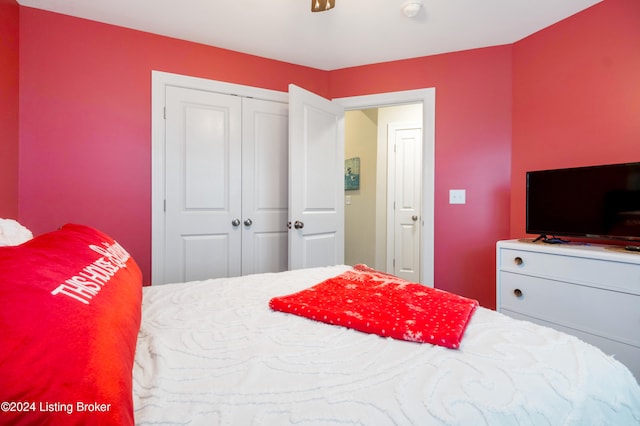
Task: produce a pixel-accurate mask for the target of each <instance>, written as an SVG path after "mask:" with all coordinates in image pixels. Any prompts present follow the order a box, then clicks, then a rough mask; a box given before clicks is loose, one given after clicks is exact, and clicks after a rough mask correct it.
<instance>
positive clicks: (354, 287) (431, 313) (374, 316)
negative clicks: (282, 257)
mask: <svg viewBox="0 0 640 426" xmlns="http://www.w3.org/2000/svg"><path fill="white" fill-rule="evenodd" d="M269 306H270V307H271V309H273V310H276V311H282V312H287V313H291V314H295V315H299V316H302V317H305V318H309V319H313V320H316V321H321V322H325V323H328V324H334V325H341V326H344V327H348V328H352V329H355V330H359V331H363V332H365V333H374V334H378V335H380V336H383V337H392V338H394V339H398V340H408V341H412V342H420V343H431V344H434V345H439V346H444V347H447V348H452V349H458V348H459V347H460V340H461V339H462V336H463V334H464V330H465V329H466V327H467V323H468V322H469V320H470V319H471V315H472V314H473V312H474V311H475V309H476V307H477V306H478V301H476V300H473V299H468V298H466V297H462V296H458V295H456V294H452V293H448V292H446V291H442V290H437V289H434V288H430V287H426V286H424V285H422V284H417V283H412V282H409V281H405V280H403V279H401V278H398V277H395V276H393V275H389V274H386V273H383V272H379V271H376V270H374V269H371V268H369V267H368V266H366V265H356V266H354V267H353V269H352V270H349V271H347V272H345V273H343V274H340V275H338V276H336V277H333V278H329V279H328V280H325V281H323V282H321V283H319V284H316V285H314V286H313V287H310V288H308V289H305V290H302V291H299V292H297V293H293V294H290V295H287V296H281V297H274V298H273V299H271V300H270V301H269Z"/></svg>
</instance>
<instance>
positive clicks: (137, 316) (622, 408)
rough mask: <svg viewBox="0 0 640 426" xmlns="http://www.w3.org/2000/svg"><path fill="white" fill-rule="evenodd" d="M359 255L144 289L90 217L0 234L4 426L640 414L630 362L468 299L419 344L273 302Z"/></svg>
mask: <svg viewBox="0 0 640 426" xmlns="http://www.w3.org/2000/svg"><path fill="white" fill-rule="evenodd" d="M52 253H53V255H52ZM61 253H63V254H64V255H61ZM70 253H73V256H70V255H69V254H70ZM24 257H27V258H28V259H29V260H28V261H27V260H24V259H23V258H24ZM20 262H23V263H22V264H21V263H20ZM16 265H19V266H16ZM36 265H38V266H36ZM43 265H46V267H44V268H43ZM356 269H357V268H354V267H351V266H346V265H340V266H331V267H322V268H311V269H305V270H295V271H287V272H282V273H273V274H257V275H250V276H246V277H236V278H223V279H212V280H206V281H197V282H189V283H175V284H167V285H162V286H152V287H144V288H142V287H141V275H140V273H139V269H138V268H137V265H136V264H135V261H134V260H133V259H132V258H131V257H130V256H129V255H128V253H127V252H126V250H125V249H124V248H123V247H121V246H120V245H119V244H118V243H117V242H115V241H114V240H112V239H111V238H110V237H109V236H107V235H105V234H103V233H100V232H99V231H97V230H94V229H92V228H87V227H82V226H77V225H65V227H62V228H61V229H60V230H57V231H54V232H52V233H50V234H45V235H43V236H39V237H36V238H34V239H33V240H31V241H29V242H27V243H24V244H22V245H20V246H18V247H15V248H13V249H10V248H4V247H3V248H1V249H0V299H2V302H3V303H4V304H3V307H4V309H3V310H2V311H1V312H0V327H2V329H3V331H4V333H3V334H2V335H0V374H1V376H0V377H2V380H3V386H0V399H1V400H2V401H9V402H11V405H4V404H3V409H2V411H1V412H0V423H2V422H3V421H4V420H7V421H8V422H10V423H12V424H20V423H21V422H22V423H23V424H30V423H31V424H32V423H41V424H46V423H47V422H48V423H51V424H87V423H94V424H95V423H96V422H99V423H102V424H133V423H135V424H139V425H153V424H172V425H173V424H190V425H288V424H296V425H329V424H331V425H333V424H354V425H410V424H421V425H467V424H472V425H511V424H513V425H516V424H517V425H545V424H548V425H558V424H563V425H584V424H620V425H631V424H640V387H639V386H638V383H637V382H636V380H635V379H634V377H633V376H632V374H631V373H630V371H629V370H628V369H627V368H625V367H624V366H623V365H622V364H621V363H619V362H618V361H616V360H615V359H614V358H613V357H610V356H607V355H605V354H604V353H603V352H601V351H600V350H599V349H597V348H595V347H593V346H591V345H589V344H587V343H585V342H583V341H581V340H579V339H577V338H575V337H572V336H569V335H567V334H564V333H561V332H558V331H555V330H553V329H550V328H545V327H542V326H539V325H535V324H533V323H530V322H525V321H519V320H515V319H512V318H509V317H507V316H504V315H502V314H500V313H497V312H495V311H492V310H489V309H485V308H482V307H479V306H475V305H473V306H472V308H471V309H468V305H465V306H467V308H465V310H464V312H465V314H464V315H463V316H465V315H466V323H465V325H464V327H463V328H462V330H460V333H459V334H458V335H457V336H454V337H459V339H458V340H456V339H455V338H454V339H453V340H452V341H447V342H444V340H443V343H442V344H440V343H439V342H436V343H438V344H431V343H420V342H419V340H420V339H418V338H416V337H417V336H416V334H417V333H409V334H408V335H407V333H404V334H403V335H400V337H398V336H395V337H390V336H383V335H379V334H375V333H369V332H363V331H359V330H357V329H355V328H357V327H355V328H352V327H350V326H345V325H344V323H343V324H342V325H335V324H331V323H328V322H330V321H327V320H326V319H324V320H323V318H316V319H310V318H307V317H305V316H301V315H298V314H294V313H289V312H283V311H281V310H278V309H275V308H274V306H275V305H274V303H273V301H274V300H284V301H285V302H287V301H288V300H289V299H287V297H288V296H291V295H298V294H304V293H305V292H307V291H309V289H313V288H316V286H318V285H319V284H322V283H325V282H327V281H330V280H334V279H335V278H336V277H341V276H344V275H345V274H347V275H348V274H351V273H353V271H354V270H356ZM43 271H45V272H43ZM52 271H54V272H55V273H53V272H52ZM60 271H63V272H60ZM100 271H102V277H100V274H99V272H100ZM373 273H374V274H377V272H375V271H374V272H373ZM91 274H93V275H91ZM25 276H26V277H27V278H25ZM91 277H92V278H91ZM80 278H82V279H80ZM83 280H84V281H83ZM92 280H93V281H92ZM61 283H63V284H64V285H66V286H67V287H64V286H63V284H61ZM92 283H94V284H96V283H99V285H97V284H96V285H95V286H91V284H92ZM45 284H46V285H45ZM72 284H73V285H76V287H73V288H75V289H76V290H73V291H72V290H71V287H70V286H71V285H72ZM80 284H82V285H80ZM20 286H23V287H27V290H24V289H21V290H20V291H18V290H16V288H17V287H20ZM60 288H63V289H64V291H62V290H60ZM79 289H80V290H82V291H80V290H79ZM87 289H93V292H89V291H88V290H87ZM25 291H26V293H25ZM55 291H57V293H55V294H53V293H54V292H55ZM65 291H66V293H69V294H65ZM76 291H77V292H76ZM25 294H26V295H28V296H29V297H25ZM70 294H71V295H70ZM72 296H75V297H72ZM385 299H386V296H385ZM349 300H350V299H349ZM54 302H55V304H54ZM84 302H87V303H84ZM339 302H344V303H348V301H345V300H341V301H339ZM31 303H35V304H36V305H34V306H38V307H39V308H37V309H36V308H34V306H32V305H30V304H31ZM394 303H395V302H394ZM46 304H49V305H51V304H53V305H52V306H53V307H51V308H49V307H48V305H46ZM286 304H287V303H285V305H286ZM88 306H89V307H91V311H90V312H89V311H88V310H87V307H88ZM44 307H46V308H44ZM36 310H37V314H34V312H36ZM461 312H462V311H461ZM374 313H375V312H374ZM76 318H80V319H79V320H78V321H76V320H75V319H76ZM23 323H25V324H26V325H23ZM16 324H18V325H16ZM51 324H54V325H51ZM7 330H8V333H7ZM424 331H425V335H426V336H427V340H428V337H429V335H430V334H431V332H430V331H427V330H424ZM378 332H380V330H378ZM385 332H388V330H387V331H385ZM36 334H37V335H36ZM52 336H53V337H52ZM403 336H404V337H405V338H402V337H403ZM407 336H408V337H409V338H407ZM36 337H37V338H36ZM51 337H52V339H51ZM412 340H413V341H412ZM456 347H457V348H456ZM52 366H55V368H52ZM16 371H18V372H17V373H16ZM43 404H44V405H43Z"/></svg>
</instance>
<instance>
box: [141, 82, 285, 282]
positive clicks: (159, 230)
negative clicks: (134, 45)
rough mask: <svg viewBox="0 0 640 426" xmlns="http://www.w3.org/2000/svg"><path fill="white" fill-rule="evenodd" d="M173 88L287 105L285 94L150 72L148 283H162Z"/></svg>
mask: <svg viewBox="0 0 640 426" xmlns="http://www.w3.org/2000/svg"><path fill="white" fill-rule="evenodd" d="M167 86H177V87H183V88H188V89H196V90H203V91H208V92H216V93H222V94H228V95H237V96H244V97H252V98H256V99H264V100H269V101H276V102H285V103H288V102H289V94H288V93H287V92H278V91H275V90H268V89H261V88H257V87H250V86H243V85H239V84H233V83H225V82H221V81H215V80H207V79H204V78H198V77H190V76H186V75H180V74H172V73H167V72H162V71H155V70H153V71H151V283H152V284H153V283H154V282H164V278H165V277H164V268H162V262H163V259H164V256H165V252H164V250H165V247H164V241H165V238H164V237H165V235H164V230H165V215H164V200H165V194H164V188H165V119H164V108H165V100H166V99H165V89H166V87H167Z"/></svg>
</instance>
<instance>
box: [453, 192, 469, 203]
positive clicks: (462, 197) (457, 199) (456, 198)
mask: <svg viewBox="0 0 640 426" xmlns="http://www.w3.org/2000/svg"><path fill="white" fill-rule="evenodd" d="M466 202H467V191H466V190H464V189H450V190H449V204H466Z"/></svg>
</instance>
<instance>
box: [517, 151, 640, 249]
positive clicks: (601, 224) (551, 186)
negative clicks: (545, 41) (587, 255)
mask: <svg viewBox="0 0 640 426" xmlns="http://www.w3.org/2000/svg"><path fill="white" fill-rule="evenodd" d="M526 232H527V233H528V234H540V235H546V236H581V237H587V238H610V239H624V240H640V163H626V164H611V165H603V166H592V167H577V168H569V169H555V170H538V171H530V172H527V223H526Z"/></svg>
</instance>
